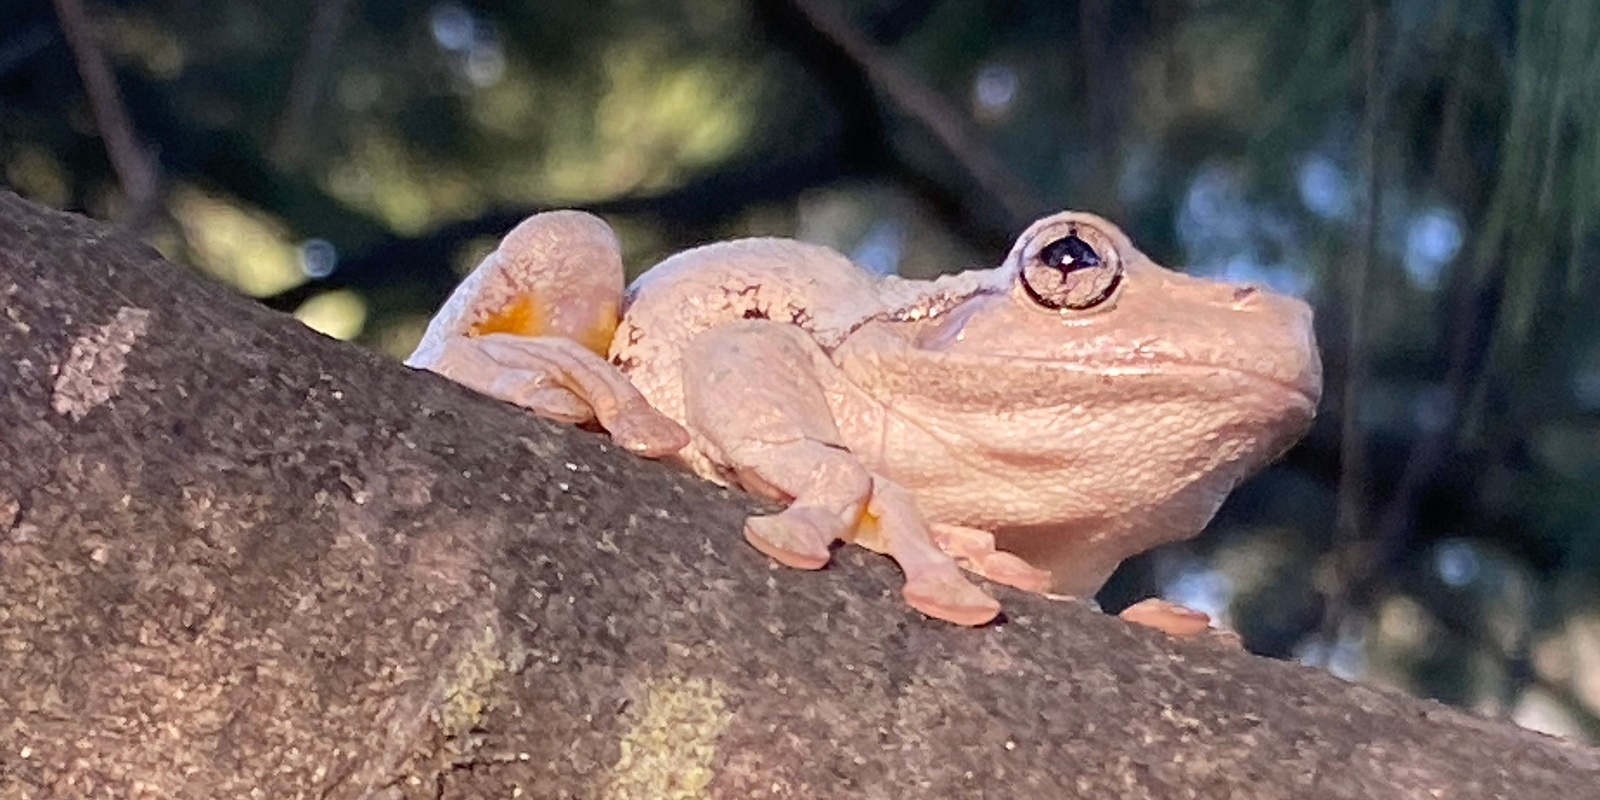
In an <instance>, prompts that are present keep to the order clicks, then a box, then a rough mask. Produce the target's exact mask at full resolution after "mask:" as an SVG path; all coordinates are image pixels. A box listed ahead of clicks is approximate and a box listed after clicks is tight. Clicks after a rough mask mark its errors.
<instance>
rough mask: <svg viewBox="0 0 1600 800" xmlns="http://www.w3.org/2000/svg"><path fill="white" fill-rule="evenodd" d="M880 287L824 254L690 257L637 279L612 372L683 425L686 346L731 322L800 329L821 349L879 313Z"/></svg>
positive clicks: (798, 248)
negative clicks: (623, 376) (764, 322)
mask: <svg viewBox="0 0 1600 800" xmlns="http://www.w3.org/2000/svg"><path fill="white" fill-rule="evenodd" d="M878 280H879V279H878V278H877V277H875V276H873V275H872V274H870V273H868V272H867V271H865V270H863V269H861V268H860V267H858V266H856V265H855V264H853V263H851V261H850V260H849V259H848V258H845V257H844V256H843V255H841V254H839V253H838V252H836V251H834V250H832V249H829V248H827V247H823V246H821V245H815V244H807V243H805V242H798V241H794V240H792V239H738V240H734V241H731V242H719V243H717V244H712V245H707V246H705V247H699V248H696V249H693V250H687V251H685V252H682V253H678V254H677V255H674V256H672V257H671V258H668V259H667V260H665V261H662V262H661V263H659V264H657V265H656V266H654V267H652V268H651V269H650V270H649V271H647V272H645V273H644V274H643V275H641V276H639V278H638V279H637V280H635V281H634V282H633V284H632V285H631V286H629V287H628V292H627V295H626V297H625V298H624V300H623V312H622V322H621V325H620V326H619V327H618V329H617V333H616V336H615V338H613V339H612V342H611V352H610V357H611V362H612V363H613V364H615V365H617V367H618V368H619V369H621V370H622V371H623V372H624V373H625V374H626V375H627V376H628V378H629V380H631V381H632V382H633V384H634V385H635V386H637V387H639V390H640V391H641V392H643V393H644V395H645V396H646V397H647V398H649V400H650V403H651V404H652V405H654V406H655V407H656V408H657V409H658V410H660V411H661V412H662V413H664V414H666V415H667V416H669V417H671V418H673V419H675V420H677V421H679V422H682V421H683V420H684V409H683V386H682V376H681V370H680V366H679V365H680V362H681V359H682V355H683V351H684V349H685V348H687V347H688V345H689V342H690V341H691V340H693V339H694V337H695V336H696V335H698V334H700V333H701V332H703V331H706V330H708V329H710V328H714V327H717V326H719V325H723V324H726V323H729V322H735V321H738V320H747V319H768V320H772V321H775V322H782V323H787V324H792V325H795V326H797V327H799V328H801V329H803V330H805V331H806V332H807V333H808V334H810V335H811V337H812V338H813V339H816V340H817V342H818V343H819V344H821V345H822V346H823V347H824V348H825V349H826V348H831V347H833V346H834V345H836V344H838V342H840V341H842V340H843V339H844V337H845V336H847V335H848V334H849V333H850V331H851V330H853V329H854V328H855V327H856V326H857V325H858V324H859V323H860V322H861V321H862V320H864V319H866V318H868V317H871V316H873V315H875V314H877V313H879V312H880V311H882V309H881V307H880V305H881V304H880V303H878V301H877V297H878V293H877V284H878Z"/></svg>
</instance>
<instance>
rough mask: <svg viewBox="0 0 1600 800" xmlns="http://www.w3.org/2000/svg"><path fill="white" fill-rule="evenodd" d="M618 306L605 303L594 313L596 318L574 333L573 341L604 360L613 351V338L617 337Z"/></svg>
mask: <svg viewBox="0 0 1600 800" xmlns="http://www.w3.org/2000/svg"><path fill="white" fill-rule="evenodd" d="M617 322H618V319H617V304H616V303H611V302H608V303H605V304H603V305H601V306H600V307H599V308H596V309H595V311H594V316H593V317H592V318H591V319H590V320H589V321H588V323H587V324H584V325H583V326H582V327H581V328H580V329H579V330H577V331H574V332H573V337H572V339H573V341H575V342H577V343H578V344H581V345H583V346H584V347H586V348H588V349H589V352H591V353H596V354H598V355H599V356H601V357H602V358H603V357H605V355H606V354H607V353H608V352H610V351H611V338H612V337H613V336H616V335H617Z"/></svg>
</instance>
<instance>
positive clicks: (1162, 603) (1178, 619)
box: [1117, 597, 1239, 646]
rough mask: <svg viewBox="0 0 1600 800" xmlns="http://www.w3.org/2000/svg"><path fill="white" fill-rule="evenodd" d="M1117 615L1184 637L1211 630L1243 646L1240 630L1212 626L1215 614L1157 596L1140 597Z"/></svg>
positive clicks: (1225, 639)
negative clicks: (1233, 630) (1237, 632)
mask: <svg viewBox="0 0 1600 800" xmlns="http://www.w3.org/2000/svg"><path fill="white" fill-rule="evenodd" d="M1117 616H1119V617H1121V618H1122V619H1124V620H1126V621H1127V622H1131V623H1133V624H1135V625H1143V626H1144V627H1146V628H1155V629H1156V630H1158V631H1161V632H1162V633H1165V634H1167V635H1168V636H1176V637H1178V638H1180V639H1192V638H1194V637H1196V636H1200V635H1202V634H1210V635H1211V636H1213V637H1215V638H1217V639H1218V640H1219V641H1222V642H1223V643H1225V644H1231V645H1233V646H1239V636H1238V634H1235V633H1234V632H1232V631H1228V630H1221V629H1215V628H1212V627H1211V617H1210V615H1208V614H1206V613H1205V612H1204V611H1196V610H1194V609H1192V608H1189V607H1187V606H1181V605H1178V604H1177V603H1173V602H1169V601H1166V600H1162V599H1160V598H1156V597H1152V598H1149V599H1147V600H1140V601H1139V602H1137V603H1134V604H1133V605H1131V606H1128V607H1127V608H1126V609H1124V610H1123V612H1122V613H1121V614H1118V615H1117Z"/></svg>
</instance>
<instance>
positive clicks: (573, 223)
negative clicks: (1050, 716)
mask: <svg viewBox="0 0 1600 800" xmlns="http://www.w3.org/2000/svg"><path fill="white" fill-rule="evenodd" d="M408 363H409V364H411V365H412V366H416V367H423V368H426V369H429V370H432V371H434V372H438V373H439V374H441V375H444V376H446V377H448V378H450V379H452V380H455V381H458V382H460V383H462V384H465V385H466V386H468V387H470V388H472V389H474V390H477V391H479V392H482V393H484V394H487V395H489V396H491V397H495V398H498V399H500V400H504V401H506V402H510V403H514V404H516V405H519V406H522V407H524V408H527V409H529V410H531V411H533V412H534V413H536V414H539V415H542V416H546V417H551V418H554V419H558V420H565V421H569V422H575V423H590V422H592V423H597V424H598V425H599V426H600V427H603V428H604V429H605V430H606V431H608V432H609V433H610V435H611V437H612V438H613V439H614V440H615V441H617V442H618V443H619V444H621V445H622V446H623V447H625V448H627V449H628V450H631V451H633V452H635V453H638V454H640V455H643V456H648V457H653V458H671V459H675V460H677V461H680V462H682V463H683V464H685V465H687V466H688V467H689V468H690V469H692V470H694V471H695V472H697V473H699V474H700V475H701V476H703V477H705V478H707V479H708V480H712V481H716V482H718V483H722V484H731V485H735V486H739V487H742V488H744V489H746V490H748V491H751V492H754V493H756V494H760V495H765V496H767V497H770V498H773V499H775V500H778V501H779V502H781V503H783V504H785V506H786V508H785V510H783V511H780V512H778V513H776V514H771V515H767V516H756V517H751V518H750V519H749V520H748V521H747V522H746V523H745V529H744V534H745V538H746V539H748V540H749V541H750V543H751V544H753V545H755V547H756V548H757V549H759V550H760V551H761V552H763V553H766V554H767V555H769V556H771V557H772V558H774V559H777V560H778V561H780V562H782V563H784V564H787V565H790V566H793V567H800V568H804V569H816V568H819V567H822V566H823V565H824V564H826V563H827V562H828V558H829V554H830V546H831V545H833V544H834V543H835V542H837V541H840V540H843V541H847V542H854V543H856V544H859V545H862V546H864V547H867V548H870V549H872V550H876V551H879V552H882V553H887V554H888V555H889V556H890V557H891V558H893V559H894V560H895V561H896V562H897V563H898V564H899V565H900V567H901V569H902V570H903V571H904V573H905V589H904V594H905V598H906V600H907V602H909V603H910V604H911V606H913V607H914V608H916V609H917V610H919V611H921V612H923V613H925V614H927V615H929V616H932V617H937V618H940V619H945V620H950V621H952V622H957V623H961V624H964V625H978V624H982V623H984V622H987V621H989V620H990V619H992V618H993V617H994V616H995V614H996V613H997V612H998V611H999V604H998V603H996V602H995V600H994V599H993V598H992V597H990V596H989V595H988V594H987V593H986V592H985V591H984V590H982V589H980V588H979V587H978V586H977V585H975V584H973V583H972V582H971V581H970V580H969V579H968V578H967V577H966V576H965V575H964V574H963V573H962V571H961V569H962V568H965V569H967V570H969V571H971V572H973V573H976V574H978V575H981V576H983V577H985V578H988V579H990V580H993V581H996V582H999V583H1004V584H1010V585H1013V586H1017V587H1021V588H1024V589H1028V590H1032V591H1038V592H1052V593H1060V594H1068V595H1077V596H1088V595H1092V594H1093V593H1094V592H1095V591H1096V590H1097V589H1098V588H1099V587H1100V585H1101V584H1102V583H1103V582H1104V581H1105V580H1106V578H1107V577H1108V576H1109V575H1110V574H1111V571H1112V570H1113V569H1115V568H1116V566H1117V564H1118V563H1120V562H1121V561H1122V560H1123V559H1125V558H1127V557H1129V556H1131V555H1134V554H1136V553H1140V552H1143V551H1145V550H1148V549H1150V548H1152V547H1154V546H1156V545H1158V544H1161V543H1164V542H1171V541H1176V540H1179V539H1186V538H1188V537H1191V536H1194V535H1195V534H1196V533H1197V532H1199V530H1200V529H1201V528H1202V527H1204V526H1205V524H1206V523H1207V522H1208V521H1209V520H1210V519H1211V516H1212V514H1213V513H1215V512H1216V510H1217V506H1218V505H1219V504H1221V502H1222V500H1223V498H1224V497H1225V496H1227V494H1228V492H1229V491H1231V490H1232V489H1233V488H1234V486H1235V485H1237V484H1238V483H1239V482H1240V481H1242V480H1243V479H1244V478H1245V477H1246V476H1248V475H1249V474H1250V473H1251V472H1253V471H1254V470H1256V469H1257V468H1259V467H1261V466H1262V465H1263V464H1265V463H1266V462H1267V461H1269V460H1270V459H1272V458H1274V457H1276V456H1277V455H1278V454H1280V453H1281V452H1283V450H1284V449H1285V448H1287V447H1288V446H1289V445H1290V444H1292V443H1293V442H1294V441H1295V440H1296V439H1297V438H1298V437H1299V436H1300V434H1301V433H1302V432H1303V431H1304V430H1305V429H1306V427H1307V425H1308V423H1309V422H1310V420H1311V417H1312V413H1313V411H1314V409H1315V408H1316V404H1317V398H1318V395H1319V394H1320V392H1321V382H1322V379H1321V367H1320V364H1319V362H1318V358H1317V351H1316V348H1315V344H1314V342H1313V339H1312V332H1311V311H1310V309H1309V308H1308V307H1307V306H1306V305H1305V304H1304V303H1301V302H1300V301H1298V300H1294V299H1291V298H1287V297H1282V296H1279V295H1275V294H1272V293H1270V292H1267V291H1265V290H1262V289H1259V288H1256V287H1253V286H1241V285H1234V284H1227V283H1217V282H1213V281H1207V280H1200V279H1198V278H1192V277H1188V276H1185V275H1182V274H1179V273H1176V272H1172V271H1169V270H1167V269H1165V268H1163V267H1161V266H1159V265H1157V264H1155V263H1154V262H1152V261H1151V260H1150V259H1149V258H1147V257H1145V255H1144V254H1143V253H1141V252H1139V251H1138V249H1136V248H1135V247H1134V246H1133V244H1132V243H1131V242H1130V241H1129V240H1128V237H1127V236H1125V235H1124V234H1123V233H1122V231H1121V230H1119V229H1118V228H1117V227H1116V226H1114V225H1112V224H1110V223H1109V222H1107V221H1106V220H1104V219H1101V218H1100V217H1097V216H1094V215H1092V214H1085V213H1079V212H1064V213H1060V214H1056V215H1053V216H1050V217H1046V218H1044V219H1041V220H1039V221H1038V222H1035V223H1034V224H1033V225H1032V226H1031V227H1029V228H1028V229H1027V230H1026V231H1024V232H1023V234H1022V236H1021V237H1019V238H1018V239H1017V242H1016V244H1015V245H1014V246H1013V247H1012V248H1011V252H1010V253H1009V254H1008V255H1007V256H1006V258H1005V261H1004V262H1002V263H1001V264H1000V266H998V267H996V268H994V269H988V270H976V271H972V272H965V273H961V274H958V275H949V276H945V277H941V278H939V279H937V280H932V281H921V280H907V279H902V278H897V277H877V276H874V275H872V274H869V273H868V272H866V271H864V270H862V269H861V268H859V267H857V266H856V265H854V264H852V263H851V262H850V261H849V260H848V259H846V258H845V257H844V256H842V255H840V254H838V253H836V252H834V251H833V250H830V249H828V248H825V247H820V246H817V245H812V244H805V243H803V242H797V241H791V240H787V239H743V240H737V241H729V242H719V243H716V244H710V245H706V246H704V247H699V248H696V249H693V250H689V251H686V252H683V253H679V254H677V255H674V256H672V257H671V258H668V259H666V260H665V261H663V262H661V263H660V264H657V265H656V266H655V267H654V268H652V269H651V270H649V271H648V272H646V273H645V274H644V275H643V276H641V277H640V278H639V279H638V280H637V281H635V282H634V283H633V285H632V286H631V287H629V288H628V289H627V291H626V292H624V290H623V272H622V263H621V259H620V256H619V254H618V247H617V241H616V238H615V236H614V235H613V234H612V232H611V229H610V228H609V227H607V226H606V224H605V223H604V222H601V221H600V220H599V219H597V218H595V217H592V216H589V215H587V214H582V213H579V212H573V211H557V212H552V213H546V214H539V215H537V216H534V217H532V218H530V219H528V220H526V221H525V222H523V223H522V224H521V225H519V226H517V228H516V229H515V230H513V231H512V232H511V233H510V234H508V235H507V236H506V238H505V240H504V241H502V242H501V243H500V247H499V249H497V250H496V251H495V252H494V253H493V254H491V255H490V256H489V257H488V258H487V259H485V260H484V262H483V264H482V265H480V266H479V267H478V268H477V270H476V271H474V272H473V273H472V274H471V275H470V276H469V277H468V278H467V279H466V280H465V281H464V282H463V283H462V284H461V286H460V288H458V289H457V290H456V292H455V294H454V295H452V296H451V298H450V299H449V301H447V302H446V304H445V305H444V307H443V308H442V309H441V310H440V311H439V313H438V314H437V315H436V316H435V317H434V319H433V321H432V324H431V325H430V326H429V328H428V331H427V333H426V335H425V336H424V338H423V340H422V343H421V344H420V345H419V346H418V347H417V350H416V352H415V353H414V354H413V355H412V356H411V358H410V360H409V361H408ZM1136 609H1137V610H1136V611H1134V612H1133V613H1131V614H1128V615H1127V616H1129V618H1131V619H1135V620H1137V621H1139V622H1141V623H1143V624H1150V625H1153V626H1155V627H1160V628H1163V629H1165V630H1169V631H1190V630H1194V629H1196V628H1199V629H1203V628H1204V626H1205V618H1204V616H1203V615H1198V616H1197V615H1196V614H1194V613H1193V612H1188V611H1187V610H1186V609H1183V608H1181V607H1177V606H1171V605H1170V604H1162V603H1147V604H1142V605H1141V606H1136Z"/></svg>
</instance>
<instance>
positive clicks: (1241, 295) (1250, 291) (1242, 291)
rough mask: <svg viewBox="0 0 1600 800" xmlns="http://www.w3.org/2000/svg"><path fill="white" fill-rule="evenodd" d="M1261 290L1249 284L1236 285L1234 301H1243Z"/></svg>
mask: <svg viewBox="0 0 1600 800" xmlns="http://www.w3.org/2000/svg"><path fill="white" fill-rule="evenodd" d="M1259 291H1261V290H1260V289H1258V288H1256V287H1254V286H1250V285H1248V284H1246V285H1244V286H1235V287H1233V302H1235V303H1239V302H1243V301H1244V300H1247V299H1249V298H1250V296H1251V295H1254V294H1255V293H1256V292H1259Z"/></svg>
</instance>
